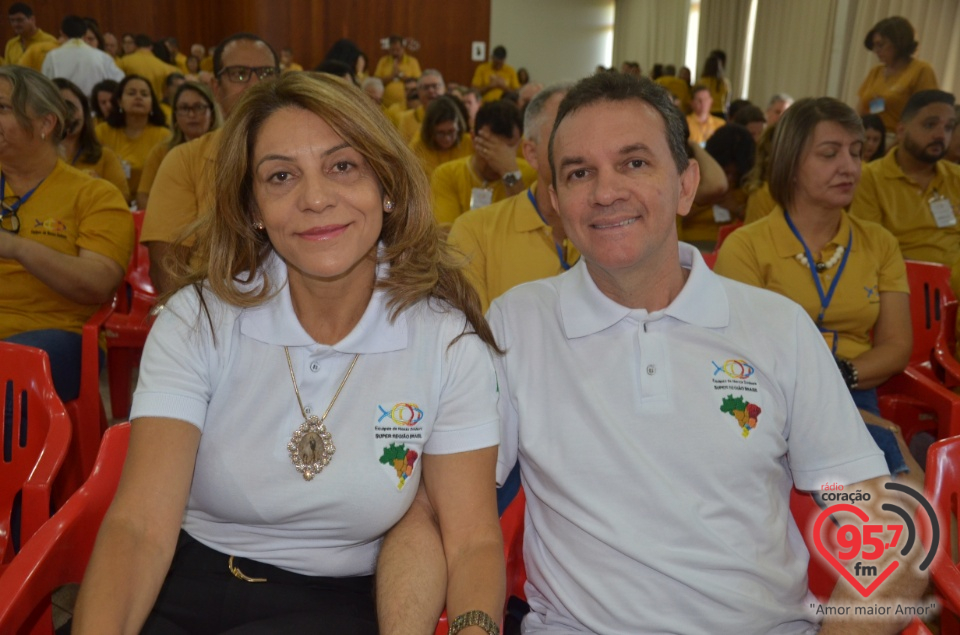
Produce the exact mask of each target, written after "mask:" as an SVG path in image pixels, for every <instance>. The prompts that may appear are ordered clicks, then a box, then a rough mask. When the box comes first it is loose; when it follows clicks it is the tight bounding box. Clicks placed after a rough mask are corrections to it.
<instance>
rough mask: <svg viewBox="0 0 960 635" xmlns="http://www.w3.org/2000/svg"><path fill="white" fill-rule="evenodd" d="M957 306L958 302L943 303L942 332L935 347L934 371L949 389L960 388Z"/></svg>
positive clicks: (938, 335)
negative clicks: (957, 354) (957, 352)
mask: <svg viewBox="0 0 960 635" xmlns="http://www.w3.org/2000/svg"><path fill="white" fill-rule="evenodd" d="M957 305H958V303H957V302H956V301H952V302H944V303H943V309H942V313H943V319H941V320H940V332H939V333H938V334H937V341H936V343H934V346H933V370H934V373H935V374H936V377H937V379H939V380H940V382H941V383H942V384H943V385H944V386H946V387H947V388H957V387H958V386H960V360H957V357H956V351H957Z"/></svg>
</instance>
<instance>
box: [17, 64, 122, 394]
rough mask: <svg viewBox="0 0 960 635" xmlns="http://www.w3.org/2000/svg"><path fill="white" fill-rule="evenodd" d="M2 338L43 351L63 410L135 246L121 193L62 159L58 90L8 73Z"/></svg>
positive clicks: (24, 72) (26, 74)
mask: <svg viewBox="0 0 960 635" xmlns="http://www.w3.org/2000/svg"><path fill="white" fill-rule="evenodd" d="M0 105H2V106H3V108H2V109H0V129H2V131H3V143H2V144H0V194H2V197H3V209H2V211H0V279H2V280H3V285H2V287H0V339H2V340H5V341H8V342H12V343H15V344H23V345H26V346H34V347H37V348H41V349H43V350H45V351H46V352H47V354H48V356H49V358H50V368H51V371H52V375H53V382H54V387H55V388H56V390H57V393H58V394H59V396H60V398H61V399H62V400H64V401H69V400H72V399H75V398H76V397H77V394H78V393H79V389H80V348H81V346H80V343H81V341H82V335H81V333H82V330H83V323H84V322H85V321H86V320H87V319H88V318H89V317H90V316H91V315H93V313H94V312H95V311H96V310H97V309H98V308H99V306H100V305H101V304H103V303H105V302H108V301H109V300H110V299H111V298H112V297H113V294H114V291H115V290H116V288H117V285H119V284H120V281H121V280H123V274H124V270H125V269H126V267H127V263H128V262H129V260H130V254H131V253H132V250H133V246H134V234H133V219H132V217H131V215H130V212H129V210H128V209H127V204H126V201H124V200H123V197H122V196H121V195H120V193H119V192H118V191H117V189H116V188H115V187H113V186H112V185H110V184H109V183H107V182H106V181H105V180H103V179H95V178H92V177H90V176H88V175H86V174H84V173H82V172H80V171H79V170H76V169H74V168H72V167H70V166H69V165H67V164H66V163H65V162H63V161H62V160H61V159H60V155H59V149H58V143H59V140H60V138H61V137H62V135H63V130H64V125H65V122H66V120H67V112H66V106H65V104H64V102H63V100H62V99H61V98H60V92H59V89H58V88H57V87H56V85H54V84H53V82H51V81H50V80H49V79H47V78H46V77H44V76H43V75H41V74H40V73H37V72H36V71H33V70H31V69H28V68H24V67H22V66H4V67H0Z"/></svg>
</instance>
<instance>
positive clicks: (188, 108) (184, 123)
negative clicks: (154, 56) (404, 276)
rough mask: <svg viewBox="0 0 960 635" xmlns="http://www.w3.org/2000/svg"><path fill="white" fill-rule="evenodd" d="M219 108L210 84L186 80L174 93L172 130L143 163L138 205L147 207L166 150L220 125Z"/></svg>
mask: <svg viewBox="0 0 960 635" xmlns="http://www.w3.org/2000/svg"><path fill="white" fill-rule="evenodd" d="M221 123H222V118H221V117H220V109H219V108H217V105H216V103H215V102H214V101H213V93H212V92H211V91H210V88H208V87H207V86H204V85H202V84H196V83H194V82H185V83H183V84H181V85H180V87H179V88H178V89H177V92H176V94H175V95H174V96H173V119H172V125H173V134H172V135H171V136H170V140H169V141H161V142H160V143H158V144H157V145H155V146H154V147H153V149H152V150H151V151H150V154H148V155H147V159H146V161H145V162H144V164H143V172H142V173H141V175H140V184H139V185H138V186H137V209H147V203H148V201H149V200H150V188H151V187H153V180H154V178H155V177H156V176H157V170H159V169H160V163H162V162H163V158H164V157H165V156H167V152H169V151H170V150H172V149H173V148H175V147H177V146H178V145H180V144H181V143H186V142H187V141H193V140H194V139H196V138H198V137H201V136H203V135H205V134H207V133H208V132H210V131H211V130H216V129H217V128H219V127H220V124H221Z"/></svg>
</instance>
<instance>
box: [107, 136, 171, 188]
mask: <svg viewBox="0 0 960 635" xmlns="http://www.w3.org/2000/svg"><path fill="white" fill-rule="evenodd" d="M96 132H97V138H98V139H100V143H102V144H103V145H105V146H107V147H109V148H111V149H112V150H113V151H114V152H116V153H117V156H119V157H120V160H121V161H122V162H123V163H124V171H125V172H126V171H127V170H128V169H129V174H128V175H127V183H128V184H129V186H130V191H131V192H136V191H137V186H138V185H139V184H140V173H141V172H142V171H143V164H144V162H146V160H147V155H148V154H150V150H152V149H153V146H155V145H157V144H158V143H160V142H161V141H164V140H166V139H169V138H170V130H168V129H167V128H164V127H163V126H153V125H147V127H146V128H144V129H143V133H142V134H141V135H140V136H139V137H137V138H136V139H131V138H130V137H128V136H127V133H126V132H125V131H124V129H123V128H114V127H112V126H111V125H110V124H108V123H106V122H104V123H100V124H97V127H96Z"/></svg>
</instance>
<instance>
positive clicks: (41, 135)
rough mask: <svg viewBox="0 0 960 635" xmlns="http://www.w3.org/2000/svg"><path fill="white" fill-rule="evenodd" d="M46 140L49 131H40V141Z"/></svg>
mask: <svg viewBox="0 0 960 635" xmlns="http://www.w3.org/2000/svg"><path fill="white" fill-rule="evenodd" d="M46 140H47V133H46V132H41V133H40V141H46Z"/></svg>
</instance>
